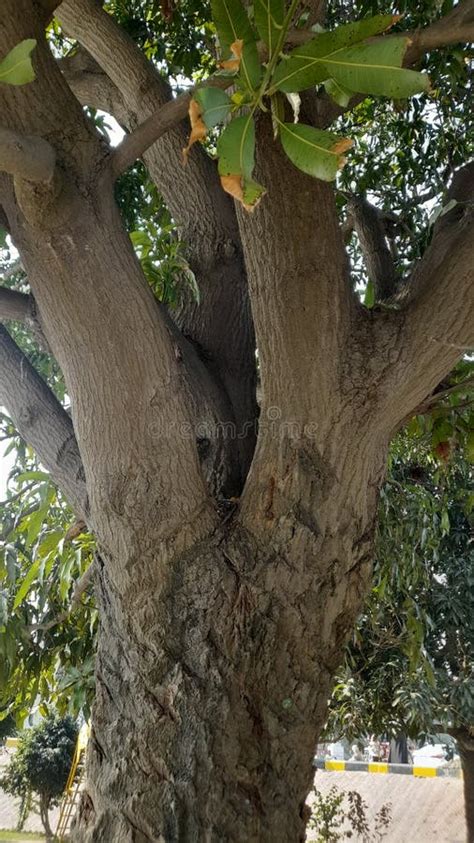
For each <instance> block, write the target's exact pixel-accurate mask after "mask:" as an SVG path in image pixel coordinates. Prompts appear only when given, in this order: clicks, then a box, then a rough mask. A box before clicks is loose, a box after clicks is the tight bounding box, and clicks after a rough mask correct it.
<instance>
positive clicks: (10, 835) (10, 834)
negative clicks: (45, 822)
mask: <svg viewBox="0 0 474 843" xmlns="http://www.w3.org/2000/svg"><path fill="white" fill-rule="evenodd" d="M16 840H17V841H19V843H30V841H31V843H35V842H36V841H44V840H46V838H45V837H44V835H43V834H33V832H31V831H0V841H4V843H14V841H16Z"/></svg>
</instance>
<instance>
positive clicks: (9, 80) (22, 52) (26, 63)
mask: <svg viewBox="0 0 474 843" xmlns="http://www.w3.org/2000/svg"><path fill="white" fill-rule="evenodd" d="M35 47H36V41H35V39H34V38H27V39H26V40H25V41H20V43H19V44H17V45H16V47H13V50H10V52H9V53H8V55H6V56H5V58H4V59H3V60H2V61H1V62H0V82H3V83H4V84H6V85H26V84H27V82H33V80H34V78H35V72H34V70H33V65H32V63H31V53H32V52H33V50H34V48H35Z"/></svg>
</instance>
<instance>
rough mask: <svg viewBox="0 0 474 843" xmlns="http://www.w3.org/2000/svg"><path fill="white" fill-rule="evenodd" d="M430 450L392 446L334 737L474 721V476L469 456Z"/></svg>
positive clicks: (408, 442)
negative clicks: (368, 582) (369, 584)
mask: <svg viewBox="0 0 474 843" xmlns="http://www.w3.org/2000/svg"><path fill="white" fill-rule="evenodd" d="M443 435H445V434H443ZM429 444H430V442H429V439H427V438H426V436H425V437H424V438H423V437H421V438H413V434H412V436H411V437H410V436H409V434H405V435H404V436H401V437H399V439H398V440H397V441H396V443H395V444H394V446H393V450H392V458H391V471H390V478H389V481H388V483H387V484H386V486H385V488H384V490H383V493H382V499H381V504H380V519H379V529H378V540H377V553H376V561H375V571H374V581H373V588H372V593H371V595H370V597H369V599H368V601H367V604H366V607H365V610H364V612H363V614H362V616H361V618H360V619H359V622H358V625H357V629H356V631H355V633H354V636H353V639H352V641H351V642H350V645H349V647H348V648H347V651H346V657H345V662H344V664H343V666H342V668H341V670H340V672H339V677H338V681H337V684H336V687H335V689H334V692H333V698H332V702H331V714H330V719H329V725H328V730H329V732H331V733H344V734H345V735H347V736H357V735H361V734H364V733H367V732H375V733H378V734H380V733H383V732H387V733H389V734H396V733H398V732H405V733H407V734H412V735H416V734H419V733H420V732H432V731H433V727H434V725H435V724H438V727H439V724H441V726H442V727H443V728H444V730H446V729H447V728H449V726H453V725H466V726H469V725H470V724H472V722H473V721H474V693H473V689H474V673H473V665H474V634H473V627H472V615H473V610H474V597H473V594H474V544H473V540H472V513H473V503H474V499H473V496H472V471H471V468H470V465H469V463H468V462H467V461H466V459H465V457H464V456H463V454H462V452H460V451H454V452H451V454H449V452H448V462H447V464H445V462H444V461H443V459H441V460H440V459H439V457H438V460H436V459H435V456H434V455H433V451H432V450H431V448H430V447H429ZM450 447H451V448H452V444H451V445H450ZM439 450H440V449H439V443H438V444H437V445H435V451H438V452H439ZM441 453H443V450H441Z"/></svg>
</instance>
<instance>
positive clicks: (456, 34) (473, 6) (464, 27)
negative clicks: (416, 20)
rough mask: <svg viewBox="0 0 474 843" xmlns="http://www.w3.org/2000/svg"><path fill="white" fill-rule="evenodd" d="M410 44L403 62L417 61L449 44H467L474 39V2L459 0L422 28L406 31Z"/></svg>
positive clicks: (471, 0)
mask: <svg viewBox="0 0 474 843" xmlns="http://www.w3.org/2000/svg"><path fill="white" fill-rule="evenodd" d="M407 35H408V37H409V38H410V40H411V44H410V46H409V48H408V50H407V53H406V56H405V64H406V65H407V66H408V65H411V64H414V63H415V62H417V61H418V60H419V59H420V58H421V56H423V55H424V54H425V53H429V52H430V50H436V49H438V47H445V46H448V45H449V44H461V43H464V44H467V43H469V42H471V41H474V2H473V0H461V2H460V3H458V5H457V6H455V7H454V9H452V11H451V12H449V14H447V15H445V16H444V17H442V18H440V19H439V20H437V21H435V22H434V23H432V24H430V26H427V27H424V28H423V29H417V30H415V31H414V32H408V33H407Z"/></svg>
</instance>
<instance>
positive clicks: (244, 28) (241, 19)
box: [211, 0, 255, 56]
mask: <svg viewBox="0 0 474 843" xmlns="http://www.w3.org/2000/svg"><path fill="white" fill-rule="evenodd" d="M211 11H212V19H213V21H214V24H215V26H216V29H217V35H218V37H219V44H220V48H221V51H222V55H223V56H224V55H225V56H227V54H228V53H230V48H231V45H232V44H235V42H236V41H244V42H250V41H255V35H254V32H253V29H252V25H251V23H250V21H249V19H248V17H247V13H246V11H245V9H244V7H243V6H242V3H241V2H240V0H212V2H211Z"/></svg>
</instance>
